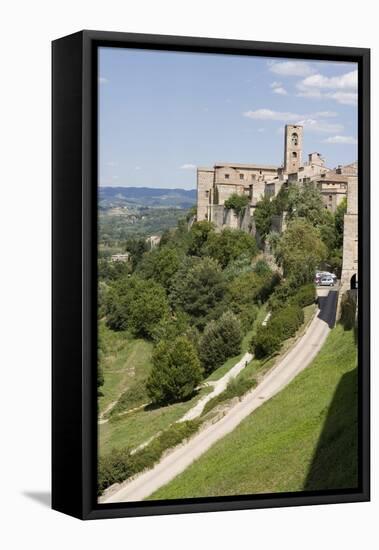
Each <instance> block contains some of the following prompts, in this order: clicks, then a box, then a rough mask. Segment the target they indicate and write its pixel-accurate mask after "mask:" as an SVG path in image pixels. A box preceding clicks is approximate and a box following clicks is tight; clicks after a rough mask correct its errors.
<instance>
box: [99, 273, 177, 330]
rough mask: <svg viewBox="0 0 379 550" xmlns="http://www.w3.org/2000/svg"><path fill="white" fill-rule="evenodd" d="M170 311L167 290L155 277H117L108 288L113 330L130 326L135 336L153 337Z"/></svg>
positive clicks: (108, 316)
mask: <svg viewBox="0 0 379 550" xmlns="http://www.w3.org/2000/svg"><path fill="white" fill-rule="evenodd" d="M168 313H169V308H168V302H167V297H166V292H165V290H164V288H163V287H162V286H161V285H159V284H158V283H156V282H155V281H146V280H143V279H140V278H139V277H137V276H133V277H130V278H126V279H122V280H120V281H117V282H116V283H115V284H114V285H112V287H111V288H110V289H109V291H108V294H107V302H106V315H107V320H106V322H107V325H108V326H109V328H111V329H113V330H126V329H131V330H132V331H133V332H134V334H135V335H136V336H142V337H147V338H151V337H152V335H153V330H154V327H155V326H156V325H157V324H158V323H159V322H160V321H161V320H162V319H163V318H164V317H166V316H167V315H168Z"/></svg>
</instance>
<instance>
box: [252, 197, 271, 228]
mask: <svg viewBox="0 0 379 550" xmlns="http://www.w3.org/2000/svg"><path fill="white" fill-rule="evenodd" d="M273 214H274V205H273V204H272V203H271V201H270V199H269V198H268V197H266V196H265V197H263V199H262V200H261V201H259V202H258V203H257V206H256V208H255V212H254V222H255V227H256V229H257V231H258V233H259V235H260V237H261V238H262V239H264V238H265V237H266V235H268V233H269V232H270V229H271V218H272V216H273Z"/></svg>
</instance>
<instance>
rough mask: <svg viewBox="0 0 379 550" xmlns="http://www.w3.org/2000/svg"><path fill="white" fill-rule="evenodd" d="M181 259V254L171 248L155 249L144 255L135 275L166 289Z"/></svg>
mask: <svg viewBox="0 0 379 550" xmlns="http://www.w3.org/2000/svg"><path fill="white" fill-rule="evenodd" d="M182 258H183V254H181V252H180V251H178V250H177V249H176V248H174V247H172V246H162V247H159V248H155V249H154V250H152V251H151V252H146V253H145V254H144V256H143V258H142V260H141V262H140V263H139V264H138V267H137V269H136V273H137V274H138V275H139V276H141V277H143V278H145V279H154V280H155V281H157V283H160V284H161V285H162V286H164V287H165V288H166V289H168V288H169V286H170V283H171V279H172V277H173V276H174V275H175V273H176V272H177V270H178V269H179V266H180V263H181V261H182Z"/></svg>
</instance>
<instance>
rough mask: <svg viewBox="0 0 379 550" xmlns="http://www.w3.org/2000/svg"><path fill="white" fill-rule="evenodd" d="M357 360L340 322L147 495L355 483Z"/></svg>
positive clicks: (192, 494) (230, 492)
mask: <svg viewBox="0 0 379 550" xmlns="http://www.w3.org/2000/svg"><path fill="white" fill-rule="evenodd" d="M356 362H357V356H356V345H355V342H354V334H353V331H352V330H350V331H345V330H344V329H343V328H342V327H341V326H337V327H336V328H334V329H333V330H332V332H331V333H330V335H329V337H328V340H327V342H326V344H325V345H324V347H323V349H322V350H321V352H320V353H319V354H318V356H317V357H316V359H315V360H314V361H313V363H312V364H311V365H310V366H309V367H308V368H307V369H306V370H305V371H303V372H302V373H301V374H300V375H299V376H298V377H297V378H296V379H295V380H294V381H293V382H292V383H291V384H289V386H288V387H287V388H285V389H284V390H283V391H282V392H281V393H280V394H278V395H277V396H276V397H274V398H273V399H271V400H270V401H268V402H267V403H266V404H264V405H262V407H260V408H259V409H258V410H257V411H255V412H254V413H253V414H252V415H250V416H249V417H248V418H247V419H246V420H245V421H244V422H242V423H241V424H240V425H239V426H238V427H237V428H236V429H235V430H234V431H233V432H232V433H231V434H229V435H228V436H226V437H225V438H224V439H222V440H221V441H220V442H218V443H216V444H215V445H214V446H213V447H212V448H211V449H210V450H209V451H208V452H207V453H206V454H205V455H203V456H202V457H201V458H200V459H199V460H197V461H196V462H195V463H194V464H193V465H192V466H190V467H189V468H187V470H186V471H185V472H183V474H181V475H179V476H178V477H177V478H176V479H174V480H173V481H172V482H171V483H169V484H168V485H166V486H165V487H163V488H161V489H160V490H158V491H157V492H156V493H154V494H153V495H152V496H151V497H149V499H175V498H191V497H206V496H225V495H236V494H260V493H277V492H287V491H291V492H292V491H303V490H320V489H342V488H354V487H355V486H356V485H357V397H356V393H357V369H356Z"/></svg>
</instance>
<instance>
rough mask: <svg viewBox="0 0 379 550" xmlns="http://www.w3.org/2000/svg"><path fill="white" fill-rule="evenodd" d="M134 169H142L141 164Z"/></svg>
mask: <svg viewBox="0 0 379 550" xmlns="http://www.w3.org/2000/svg"><path fill="white" fill-rule="evenodd" d="M134 170H142V168H141V166H136V167H135V168H134Z"/></svg>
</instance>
